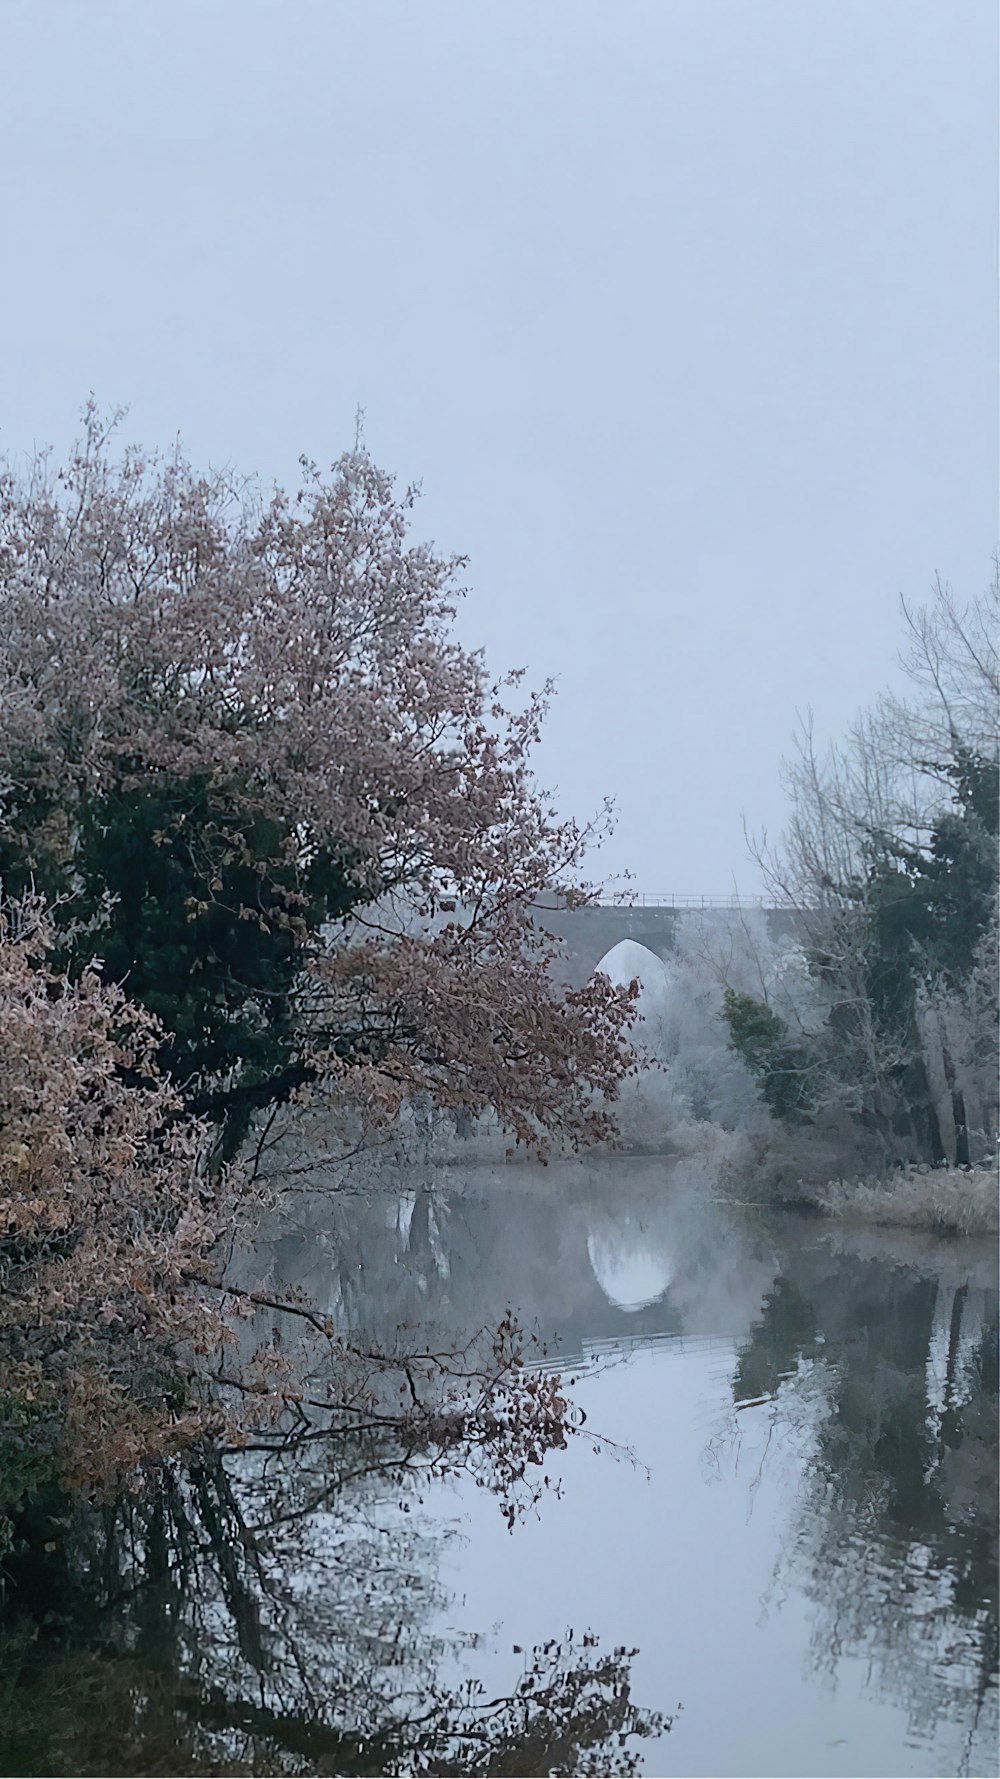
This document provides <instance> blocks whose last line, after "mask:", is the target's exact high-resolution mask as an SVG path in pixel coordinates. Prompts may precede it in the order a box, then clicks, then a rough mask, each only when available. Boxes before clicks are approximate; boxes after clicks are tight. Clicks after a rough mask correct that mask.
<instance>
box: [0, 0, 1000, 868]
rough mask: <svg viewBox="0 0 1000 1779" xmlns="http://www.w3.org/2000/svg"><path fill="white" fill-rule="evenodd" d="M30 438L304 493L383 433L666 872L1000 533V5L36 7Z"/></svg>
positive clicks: (776, 806) (837, 716) (28, 157)
mask: <svg viewBox="0 0 1000 1779" xmlns="http://www.w3.org/2000/svg"><path fill="white" fill-rule="evenodd" d="M0 39H2V41H0V147H2V166H3V187H4V203H3V223H4V227H3V241H4V247H5V251H4V266H3V281H2V294H0V313H2V317H3V342H4V351H3V355H2V360H0V366H2V369H0V376H2V387H0V446H2V447H4V448H6V449H7V450H9V451H17V452H20V451H22V450H25V449H30V448H31V447H32V446H33V445H36V444H38V445H40V444H44V443H55V444H56V445H57V446H59V447H62V446H64V445H65V444H66V442H67V441H68V440H69V438H70V437H71V436H72V435H73V432H74V428H75V422H76V418H77V415H78V412H79V409H80V406H81V404H82V403H83V401H84V400H85V398H86V396H87V394H88V392H89V391H91V390H93V391H94V392H95V394H96V395H97V398H98V400H99V401H100V402H101V403H102V405H107V406H110V405H113V404H117V403H127V404H129V407H130V415H129V421H128V427H127V431H128V433H129V435H130V436H133V437H135V438H137V439H140V440H142V441H143V442H144V443H147V444H149V443H159V444H169V443H170V442H171V441H172V440H173V439H174V437H175V436H176V435H177V434H178V433H180V434H181V436H182V438H183V441H184V443H185V444H186V446H187V448H188V450H189V452H190V454H191V455H192V457H193V459H194V460H195V461H196V462H199V463H204V462H211V463H213V464H222V463H230V464H233V465H238V466H239V467H241V468H243V469H247V470H256V471H258V472H260V473H261V474H262V475H263V476H264V477H265V478H266V479H267V480H269V481H270V480H272V479H275V478H278V479H285V478H288V477H290V476H291V475H293V474H294V469H295V463H296V459H297V457H298V455H299V453H300V452H303V451H304V452H306V453H307V454H308V455H310V456H312V457H315V458H317V459H319V460H321V461H331V460H332V459H333V458H335V457H336V456H337V455H339V453H340V452H341V451H342V450H343V449H344V448H345V447H346V446H349V445H350V444H351V443H352V442H353V437H354V412H355V409H356V407H357V406H358V404H361V405H362V406H363V407H364V409H365V414H366V421H365V429H366V439H367V443H368V445H369V447H370V449H371V450H372V453H373V455H374V456H375V457H376V458H377V459H378V461H379V462H380V463H381V464H383V465H384V466H386V467H387V468H390V469H393V470H395V471H397V472H398V473H399V475H400V476H401V477H402V478H403V479H413V478H419V479H421V480H422V483H423V488H424V495H425V498H424V501H423V503H422V508H421V510H420V513H419V520H418V522H419V527H420V529H421V531H422V532H423V533H424V534H425V535H429V536H432V537H433V538H434V539H435V540H436V541H437V543H438V544H439V545H440V546H441V547H442V549H444V550H447V551H452V550H459V551H464V552H467V553H468V554H469V555H470V556H471V559H472V560H471V567H470V574H469V578H470V584H471V593H470V596H469V599H468V601H467V603H466V606H465V608H464V609H463V612H462V616H461V626H462V633H463V637H464V638H465V639H466V640H467V641H470V642H473V643H475V644H477V645H478V644H480V643H481V644H483V645H485V647H486V649H487V651H488V656H489V659H490V661H491V663H492V664H494V665H496V666H497V667H498V668H500V667H504V666H515V665H524V666H526V667H527V668H528V669H529V670H530V673H531V675H532V677H533V678H534V679H535V680H540V679H542V678H544V677H545V676H547V675H550V674H556V675H558V677H559V695H558V699H557V702H556V706H555V709H554V711H553V715H552V718H551V721H550V724H549V729H548V735H547V738H546V742H545V745H544V749H543V752H542V755H541V773H542V777H543V779H544V780H545V782H546V783H547V784H549V785H552V786H555V787H557V788H558V793H559V800H560V802H561V804H562V806H563V807H564V808H565V809H566V810H572V811H574V812H575V813H578V814H585V813H586V812H588V811H589V810H590V809H592V808H593V807H594V806H595V805H596V804H598V803H599V802H600V799H601V797H602V796H603V795H604V793H605V792H608V793H611V794H612V795H613V796H614V797H615V799H616V801H617V805H618V811H619V823H618V829H617V832H616V835H615V837H614V840H613V842H612V843H611V844H610V846H608V847H606V848H605V850H604V852H603V853H602V854H601V855H599V859H598V864H599V865H601V866H602V867H603V869H604V870H606V871H608V872H611V873H614V872H619V871H623V870H625V869H629V870H631V871H632V873H633V874H634V877H635V880H636V887H637V888H638V889H641V890H647V891H653V892H657V891H664V890H666V891H675V892H686V891H697V892H703V893H712V892H718V891H726V890H729V889H730V888H731V887H732V885H733V883H734V881H735V882H737V883H738V884H739V886H740V887H741V888H742V889H743V890H746V891H752V890H753V889H755V888H756V887H757V883H756V877H755V873H754V869H753V867H752V866H751V865H750V864H749V863H748V862H747V859H746V855H745V851H744V845H743V839H742V832H741V819H740V818H741V813H743V812H745V814H746V816H747V817H748V819H749V820H750V822H751V823H753V824H757V825H759V824H761V823H766V824H767V825H769V826H770V827H771V828H776V827H778V826H780V822H781V812H782V800H781V794H780V791H779V787H778V762H779V758H780V756H781V754H782V753H783V752H784V751H787V747H788V743H789V740H790V736H791V733H792V730H793V727H794V723H795V713H796V710H797V709H803V708H804V707H806V706H807V705H812V706H813V707H814V709H815V711H816V715H817V719H818V721H819V723H820V725H821V727H822V728H823V729H824V730H825V731H827V732H836V730H837V729H838V728H839V727H840V726H842V725H843V724H844V723H845V722H846V721H847V720H848V719H849V718H850V716H851V714H852V713H853V711H854V710H855V709H856V707H857V706H858V705H859V704H862V703H864V702H866V701H867V700H868V699H869V698H871V696H872V695H873V694H874V693H875V691H876V690H877V689H878V687H879V685H880V684H881V683H882V682H883V681H884V680H885V679H886V677H887V676H888V675H889V674H890V673H891V671H892V664H893V658H894V653H895V649H896V646H897V637H898V622H897V600H898V595H899V593H900V592H904V593H905V594H906V595H907V596H908V597H909V598H912V599H914V600H916V601H919V600H920V599H921V598H922V597H923V596H924V595H925V594H926V593H927V591H928V589H929V586H930V583H931V581H932V578H933V576H934V574H935V572H940V573H941V575H942V576H944V577H946V578H948V579H949V580H951V581H952V583H953V585H954V586H955V587H956V589H958V590H959V591H960V592H961V593H963V594H973V593H977V592H979V591H980V590H981V589H982V587H983V586H984V585H985V584H986V582H987V580H988V579H989V575H990V567H991V555H992V552H993V550H994V548H995V546H996V543H997V535H998V520H997V276H996V251H997V250H996V240H997V224H996V216H997V191H996V185H997V60H998V57H997V14H996V7H995V5H994V4H993V0H935V3H934V4H926V3H924V0H600V3H598V4H594V3H592V0H452V3H450V4H445V3H442V0H398V3H396V4H384V3H382V0H194V3H191V0H121V3H116V0H0Z"/></svg>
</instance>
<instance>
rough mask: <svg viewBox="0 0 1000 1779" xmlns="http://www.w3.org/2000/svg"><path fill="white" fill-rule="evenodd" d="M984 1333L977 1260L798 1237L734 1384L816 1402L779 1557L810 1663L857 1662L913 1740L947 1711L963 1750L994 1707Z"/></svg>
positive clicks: (992, 1521) (988, 1352)
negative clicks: (805, 1462)
mask: <svg viewBox="0 0 1000 1779" xmlns="http://www.w3.org/2000/svg"><path fill="white" fill-rule="evenodd" d="M866 1249H867V1251H866ZM997 1338H998V1329H997V1292H996V1288H995V1274H994V1272H993V1269H992V1266H991V1261H990V1257H989V1256H987V1255H982V1254H980V1253H977V1252H976V1251H975V1250H973V1251H971V1252H967V1253H966V1254H965V1256H964V1257H963V1256H962V1254H961V1252H960V1251H956V1250H955V1249H954V1248H953V1249H951V1250H948V1249H945V1250H944V1251H943V1252H941V1251H935V1249H934V1248H933V1246H932V1245H931V1244H924V1245H923V1246H921V1244H919V1243H917V1244H915V1245H911V1247H910V1251H909V1253H905V1252H904V1253H900V1252H899V1251H898V1244H897V1246H896V1248H895V1249H894V1247H893V1244H892V1243H890V1242H888V1241H885V1240H883V1241H881V1242H880V1243H873V1242H872V1241H871V1240H869V1241H868V1243H867V1244H866V1245H865V1246H863V1247H862V1248H861V1250H860V1251H859V1250H858V1249H857V1247H855V1248H853V1249H851V1248H850V1247H846V1246H845V1245H844V1244H843V1243H841V1244H840V1249H839V1251H838V1247H837V1244H836V1243H834V1242H831V1241H830V1240H824V1241H817V1240H812V1241H802V1240H799V1241H798V1242H797V1243H796V1244H795V1245H794V1248H792V1249H791V1250H790V1252H789V1253H788V1255H787V1258H786V1259H785V1261H784V1265H783V1270H782V1276H781V1279H780V1281H779V1282H778V1284H777V1285H776V1287H775V1289H774V1290H773V1291H772V1292H771V1293H769V1295H768V1297H767V1299H766V1301H765V1305H764V1310H763V1314H762V1315H761V1317H760V1319H759V1320H758V1321H757V1322H756V1323H755V1325H754V1327H753V1328H752V1330H751V1332H750V1337H749V1339H748V1340H747V1342H746V1343H745V1345H744V1346H743V1348H742V1349H741V1351H740V1354H739V1360H738V1365H737V1370H736V1374H735V1378H734V1393H735V1396H736V1398H737V1400H740V1399H741V1398H743V1399H744V1400H745V1399H746V1397H747V1396H750V1397H757V1398H761V1397H771V1398H772V1399H773V1400H775V1402H776V1403H779V1402H780V1405H781V1408H780V1412H781V1414H782V1415H783V1416H784V1415H789V1416H790V1415H793V1414H794V1412H795V1406H794V1405H795V1399H796V1390H797V1384H798V1381H799V1379H800V1378H807V1379H808V1390H809V1400H810V1402H811V1404H813V1405H815V1404H816V1402H817V1401H820V1402H821V1404H822V1407H821V1411H820V1412H819V1413H814V1433H815V1444H814V1453H813V1463H812V1465H811V1467H810V1471H809V1476H808V1481H807V1486H806V1487H805V1489H804V1491H803V1494H802V1496H801V1498H800V1500H799V1503H798V1506H797V1511H796V1516H795V1525H794V1537H793V1542H792V1546H791V1554H790V1556H789V1559H788V1567H789V1568H790V1569H791V1570H792V1572H793V1575H795V1574H797V1575H798V1576H800V1577H801V1578H802V1582H803V1584H804V1586H805V1588H806V1590H807V1592H808V1595H809V1598H810V1599H811V1601H812V1602H813V1605H814V1608H815V1612H814V1616H813V1621H812V1627H811V1631H810V1640H809V1653H810V1657H811V1660H812V1661H813V1663H814V1664H815V1665H816V1667H817V1668H818V1669H820V1670H824V1671H825V1672H826V1673H827V1674H829V1675H833V1674H834V1673H835V1671H836V1667H837V1664H838V1662H839V1661H840V1660H841V1659H842V1658H843V1657H844V1655H845V1654H847V1653H850V1654H853V1655H863V1657H864V1659H865V1661H866V1662H867V1663H868V1664H869V1667H870V1671H871V1675H872V1685H873V1687H877V1688H879V1689H880V1690H882V1691H883V1693H885V1694H889V1695H891V1696H892V1697H894V1698H895V1699H896V1700H898V1701H899V1702H900V1703H901V1704H902V1705H903V1707H904V1708H905V1710H906V1713H907V1720H908V1730H909V1733H910V1736H911V1738H912V1739H915V1740H917V1741H922V1742H925V1743H926V1742H927V1741H930V1740H933V1737H934V1735H935V1733H936V1730H937V1726H938V1724H939V1723H940V1722H941V1721H942V1720H945V1721H947V1720H949V1719H951V1720H955V1719H956V1718H957V1719H959V1720H961V1721H962V1722H964V1725H965V1736H966V1755H967V1758H970V1757H971V1752H972V1747H973V1744H974V1741H975V1737H976V1734H977V1731H978V1730H979V1729H980V1727H987V1728H988V1727H990V1723H991V1718H992V1715H993V1714H995V1703H996V1701H995V1689H996V1676H997V1634H998V1627H997V1495H996V1453H997V1430H998V1429H997V1387H998V1377H997ZM984 1714H985V1715H984ZM966 1770H968V1769H966Z"/></svg>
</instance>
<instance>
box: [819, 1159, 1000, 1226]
mask: <svg viewBox="0 0 1000 1779" xmlns="http://www.w3.org/2000/svg"><path fill="white" fill-rule="evenodd" d="M816 1202H817V1204H818V1205H819V1206H820V1208H821V1210H823V1211H825V1212H826V1213H827V1215H828V1216H831V1217H837V1218H841V1219H843V1220H844V1221H850V1222H859V1223H874V1224H882V1225H887V1226H888V1225H891V1226H892V1227H894V1228H897V1229H926V1230H934V1231H937V1232H938V1233H941V1234H948V1235H994V1234H996V1232H997V1229H998V1227H1000V1196H998V1190H997V1175H996V1170H995V1169H994V1168H990V1167H974V1168H957V1167H938V1168H902V1169H900V1170H899V1171H898V1172H897V1173H894V1174H890V1175H889V1177H888V1178H887V1179H885V1180H877V1179H868V1180H832V1181H831V1182H830V1183H829V1185H827V1186H824V1187H822V1188H821V1189H820V1190H819V1191H818V1192H817V1193H816Z"/></svg>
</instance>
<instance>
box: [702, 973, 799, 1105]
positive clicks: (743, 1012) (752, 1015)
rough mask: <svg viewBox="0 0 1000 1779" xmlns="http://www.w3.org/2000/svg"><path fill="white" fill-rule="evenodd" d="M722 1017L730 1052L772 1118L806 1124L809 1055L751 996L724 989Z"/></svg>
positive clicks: (780, 1021)
mask: <svg viewBox="0 0 1000 1779" xmlns="http://www.w3.org/2000/svg"><path fill="white" fill-rule="evenodd" d="M723 1014H724V1017H725V1020H726V1024H727V1025H728V1027H729V1039H730V1043H731V1044H732V1046H733V1049H734V1050H735V1051H737V1053H738V1054H739V1055H740V1056H741V1057H742V1059H743V1061H744V1063H745V1064H746V1066H747V1068H748V1069H749V1070H750V1073H751V1074H752V1075H754V1076H756V1078H757V1080H758V1081H759V1082H760V1089H761V1093H762V1094H763V1096H764V1099H765V1101H766V1103H767V1105H768V1107H769V1108H770V1110H771V1111H772V1112H773V1114H774V1116H775V1118H783V1119H787V1120H789V1121H790V1122H793V1123H803V1122H807V1121H808V1120H809V1119H810V1117H811V1113H812V1094H811V1090H810V1084H809V1055H808V1051H807V1050H806V1047H805V1045H803V1044H798V1043H795V1042H794V1041H793V1039H792V1037H791V1034H790V1033H789V1030H788V1027H787V1025H786V1024H785V1021H784V1020H783V1019H780V1018H779V1017H778V1015H777V1014H776V1013H772V1011H771V1009H770V1007H767V1006H765V1005H764V1003H763V1001H757V1000H755V999H754V997H753V995H747V994H737V993H736V991H735V990H734V989H731V988H727V990H726V993H725V999H724V1002H723Z"/></svg>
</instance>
